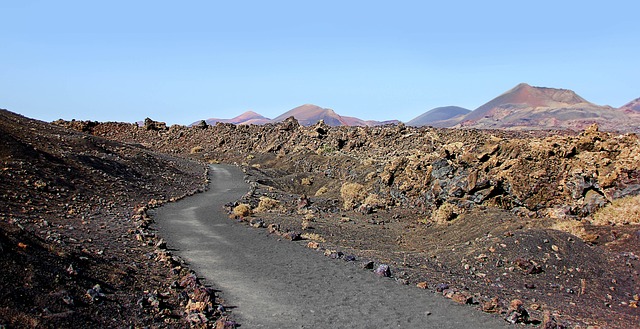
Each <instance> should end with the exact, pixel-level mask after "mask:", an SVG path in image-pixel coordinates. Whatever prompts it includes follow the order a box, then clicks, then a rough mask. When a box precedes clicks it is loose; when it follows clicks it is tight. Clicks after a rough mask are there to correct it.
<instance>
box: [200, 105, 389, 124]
mask: <svg viewBox="0 0 640 329" xmlns="http://www.w3.org/2000/svg"><path fill="white" fill-rule="evenodd" d="M289 117H295V118H296V120H297V121H298V123H300V124H301V125H303V126H312V125H314V124H316V123H318V121H320V120H322V121H323V122H324V123H325V124H327V125H329V126H378V125H385V124H397V123H400V121H398V120H389V121H375V120H362V119H359V118H355V117H348V116H341V115H339V114H338V113H336V112H335V111H334V110H332V109H328V108H323V107H320V106H317V105H313V104H304V105H301V106H298V107H296V108H293V109H291V110H289V111H287V112H285V113H283V114H281V115H279V116H277V117H275V118H274V119H269V118H267V117H265V116H262V115H261V114H258V113H256V112H253V111H247V112H245V113H243V114H241V115H239V116H237V117H235V118H232V119H216V118H211V119H207V120H205V122H206V123H207V124H209V125H215V124H216V123H218V122H221V123H232V124H237V125H248V124H255V125H262V124H267V123H277V122H281V121H284V120H286V119H287V118H289ZM200 122H201V121H197V122H194V123H192V124H191V125H192V126H193V125H197V124H199V123H200Z"/></svg>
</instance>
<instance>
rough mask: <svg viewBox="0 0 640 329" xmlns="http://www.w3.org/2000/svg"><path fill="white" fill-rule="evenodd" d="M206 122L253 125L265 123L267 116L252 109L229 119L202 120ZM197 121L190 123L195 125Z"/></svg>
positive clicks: (211, 123) (267, 119) (267, 120)
mask: <svg viewBox="0 0 640 329" xmlns="http://www.w3.org/2000/svg"><path fill="white" fill-rule="evenodd" d="M204 121H205V122H206V123H207V124H210V125H215V124H216V123H218V122H222V123H233V124H236V125H248V124H254V125H261V124H265V123H267V122H269V118H267V117H264V116H262V115H260V114H258V113H256V112H253V111H247V112H244V113H242V114H240V115H238V116H237V117H235V118H231V119H218V118H209V119H207V120H204ZM198 123H200V121H198V122H194V123H192V124H191V125H192V126H193V125H197V124H198Z"/></svg>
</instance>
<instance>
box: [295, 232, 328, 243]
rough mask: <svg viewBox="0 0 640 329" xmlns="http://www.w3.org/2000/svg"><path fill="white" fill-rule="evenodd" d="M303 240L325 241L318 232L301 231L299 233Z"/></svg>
mask: <svg viewBox="0 0 640 329" xmlns="http://www.w3.org/2000/svg"><path fill="white" fill-rule="evenodd" d="M300 237H302V238H303V239H305V240H312V241H317V242H325V239H324V238H323V237H322V236H321V235H320V234H318V233H302V235H300Z"/></svg>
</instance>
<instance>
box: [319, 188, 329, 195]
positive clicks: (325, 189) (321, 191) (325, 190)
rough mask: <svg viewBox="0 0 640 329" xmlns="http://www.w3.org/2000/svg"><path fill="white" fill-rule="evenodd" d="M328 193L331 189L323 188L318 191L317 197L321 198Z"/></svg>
mask: <svg viewBox="0 0 640 329" xmlns="http://www.w3.org/2000/svg"><path fill="white" fill-rule="evenodd" d="M327 191H329V189H328V188H327V187H326V186H323V187H321V188H319V189H318V190H317V191H316V196H321V195H323V194H325V193H327Z"/></svg>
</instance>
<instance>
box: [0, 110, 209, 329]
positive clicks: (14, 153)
mask: <svg viewBox="0 0 640 329" xmlns="http://www.w3.org/2000/svg"><path fill="white" fill-rule="evenodd" d="M0 139H1V141H0V160H1V167H0V268H2V271H0V282H1V284H0V327H2V328H4V327H6V328H105V327H113V328H122V327H136V328H137V327H178V328H180V327H185V326H188V323H189V321H192V322H193V321H195V322H198V321H203V320H204V316H208V317H209V319H210V321H211V323H213V322H214V321H215V317H216V316H219V315H220V314H214V312H213V310H212V309H213V307H214V305H213V302H214V295H213V292H212V291H210V290H209V289H208V288H205V287H204V286H202V284H200V283H199V282H198V280H197V278H196V277H195V276H194V275H193V274H192V273H190V272H189V270H188V268H186V267H184V266H183V264H181V263H180V260H179V259H174V258H171V255H170V254H169V253H168V252H167V251H166V250H164V249H163V248H164V243H163V242H162V241H161V240H158V239H157V237H155V234H154V232H153V231H151V230H149V229H148V228H147V227H148V225H149V223H150V221H151V219H150V218H149V217H148V216H147V215H146V209H148V208H151V207H155V206H158V205H160V204H162V203H164V202H168V201H170V200H176V199H179V198H182V197H184V196H185V195H190V194H193V193H195V192H196V191H198V190H200V189H202V188H203V186H204V184H205V177H206V167H205V166H203V165H202V164H200V163H198V162H195V161H191V160H186V159H181V158H176V157H171V156H166V155H161V154H158V153H156V152H153V151H150V150H148V149H145V148H143V147H139V146H131V145H126V144H122V143H119V142H115V141H111V140H107V139H104V138H101V137H96V136H91V135H87V134H84V133H79V132H76V131H74V130H68V129H65V128H62V127H59V126H54V125H51V124H48V123H44V122H39V121H35V120H31V119H27V118H24V117H22V116H19V115H16V114H13V113H11V112H8V111H5V110H0ZM205 299H206V301H207V303H205V304H203V305H204V306H206V307H208V308H211V310H205V309H203V308H204V306H203V308H200V309H194V308H192V309H191V310H187V304H188V303H189V301H190V300H192V301H203V300H205Z"/></svg>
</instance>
